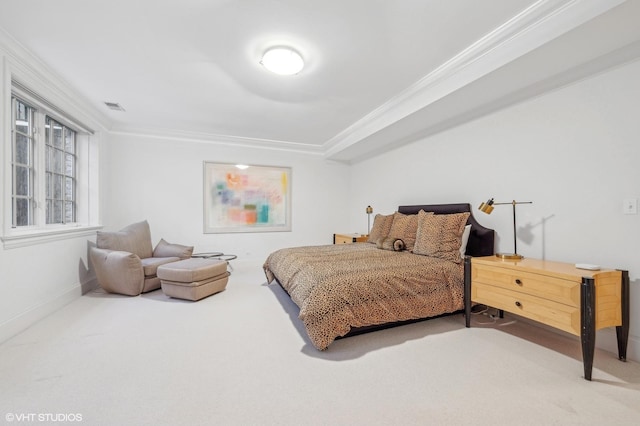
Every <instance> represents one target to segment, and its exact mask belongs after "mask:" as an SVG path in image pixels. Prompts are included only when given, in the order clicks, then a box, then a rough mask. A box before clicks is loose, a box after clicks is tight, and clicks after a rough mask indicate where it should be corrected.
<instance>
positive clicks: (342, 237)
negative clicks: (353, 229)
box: [333, 234, 367, 244]
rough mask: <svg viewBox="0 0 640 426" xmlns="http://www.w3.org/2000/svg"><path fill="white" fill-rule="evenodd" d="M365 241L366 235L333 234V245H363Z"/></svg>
mask: <svg viewBox="0 0 640 426" xmlns="http://www.w3.org/2000/svg"><path fill="white" fill-rule="evenodd" d="M366 241H367V236H366V235H361V234H333V244H352V243H364V242H366Z"/></svg>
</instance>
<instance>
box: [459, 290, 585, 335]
mask: <svg viewBox="0 0 640 426" xmlns="http://www.w3.org/2000/svg"><path fill="white" fill-rule="evenodd" d="M471 299H472V300H473V301H474V302H478V303H482V304H485V305H488V306H493V307H494V308H497V309H502V310H505V311H508V312H513V313H514V314H518V315H521V316H523V317H525V318H529V319H532V320H535V321H538V322H541V323H544V324H547V325H549V326H551V327H555V328H558V329H560V330H563V331H566V332H568V333H571V334H574V335H576V336H579V335H580V308H579V307H578V306H569V305H566V304H563V303H557V302H554V301H552V300H548V299H543V298H540V297H536V296H532V295H530V294H526V293H522V292H518V291H511V290H508V289H506V288H502V287H497V286H492V285H487V284H483V283H476V282H474V283H473V287H472V288H471Z"/></svg>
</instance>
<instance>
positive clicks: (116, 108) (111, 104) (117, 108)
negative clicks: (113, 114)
mask: <svg viewBox="0 0 640 426" xmlns="http://www.w3.org/2000/svg"><path fill="white" fill-rule="evenodd" d="M104 104H105V105H106V106H107V107H108V108H109V109H112V110H114V111H124V108H122V105H120V104H119V103H117V102H105V103H104Z"/></svg>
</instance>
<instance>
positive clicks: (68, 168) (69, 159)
mask: <svg viewBox="0 0 640 426" xmlns="http://www.w3.org/2000/svg"><path fill="white" fill-rule="evenodd" d="M74 160H75V158H74V157H73V155H71V154H66V155H65V156H64V169H65V170H64V174H65V175H67V176H71V177H73V176H75V173H74V170H73V169H74V166H75V161H74Z"/></svg>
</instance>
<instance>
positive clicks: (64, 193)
mask: <svg viewBox="0 0 640 426" xmlns="http://www.w3.org/2000/svg"><path fill="white" fill-rule="evenodd" d="M4 65H5V66H4V67H0V68H1V69H0V80H2V81H3V83H4V84H6V85H9V86H10V88H11V90H10V91H7V90H5V91H2V90H0V153H1V154H0V174H1V175H2V177H1V178H0V182H1V183H0V185H1V186H0V196H1V198H2V199H1V200H0V206H2V207H1V213H0V223H1V226H0V244H2V247H3V248H5V249H12V248H19V247H25V246H29V245H34V244H41V243H46V242H49V241H57V240H63V239H67V238H78V237H84V236H90V235H93V234H94V233H95V231H96V230H97V229H100V228H101V226H100V224H99V223H100V202H99V201H100V194H99V190H100V182H101V181H100V171H99V168H100V158H99V156H100V146H101V142H100V141H101V138H102V133H101V132H95V131H94V130H92V127H95V126H102V127H104V124H103V123H101V122H100V121H99V120H96V118H97V117H98V118H99V117H100V115H99V114H95V112H96V111H95V110H93V109H92V108H91V106H90V105H89V104H86V103H85V102H84V101H82V100H81V99H79V98H78V97H77V96H76V95H75V94H74V92H73V90H72V89H70V88H69V87H67V86H65V85H64V84H61V82H60V81H58V80H56V79H55V78H54V79H47V78H39V77H38V78H35V77H34V75H32V73H30V72H25V70H28V69H29V66H28V64H27V65H25V64H22V63H20V62H19V61H14V60H12V59H11V58H8V59H7V58H5V63H4ZM5 87H6V86H5ZM87 124H89V125H87Z"/></svg>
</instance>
